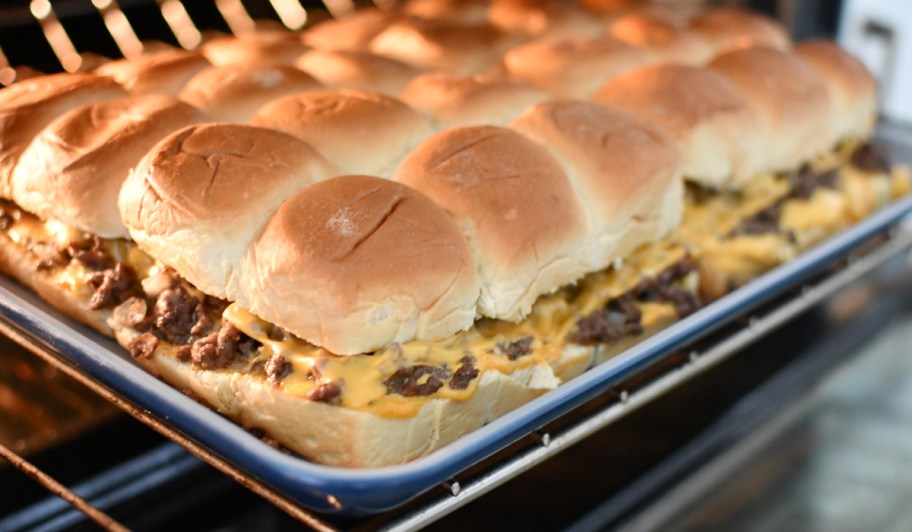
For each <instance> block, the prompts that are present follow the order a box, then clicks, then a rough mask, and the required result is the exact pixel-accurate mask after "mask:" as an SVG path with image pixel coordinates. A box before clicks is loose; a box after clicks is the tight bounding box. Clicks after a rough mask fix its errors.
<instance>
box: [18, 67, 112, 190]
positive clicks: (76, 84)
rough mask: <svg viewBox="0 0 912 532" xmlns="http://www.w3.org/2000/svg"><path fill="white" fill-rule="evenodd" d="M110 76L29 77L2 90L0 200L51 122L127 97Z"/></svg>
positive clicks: (54, 75) (63, 75) (57, 75)
mask: <svg viewBox="0 0 912 532" xmlns="http://www.w3.org/2000/svg"><path fill="white" fill-rule="evenodd" d="M126 95H127V93H126V91H124V90H123V88H121V87H120V86H119V85H118V84H117V83H115V82H114V80H112V79H111V78H109V77H104V76H97V75H95V74H53V75H49V76H36V77H32V78H28V79H25V80H22V81H19V82H17V83H14V84H13V85H11V86H9V87H7V88H5V89H2V90H0V197H5V198H8V197H9V188H8V187H9V178H10V176H11V174H12V171H13V167H14V166H15V165H16V161H17V160H18V158H19V155H20V154H21V153H22V150H24V149H25V147H26V146H27V145H28V143H29V142H31V140H32V138H34V137H35V135H37V134H38V132H39V131H41V130H42V129H43V128H44V127H45V126H46V125H47V124H48V123H49V122H50V121H51V120H53V119H54V118H56V117H57V116H59V115H61V114H63V113H65V112H66V111H69V110H70V109H73V108H74V107H79V106H81V105H86V104H90V103H94V102H100V101H105V100H110V99H113V98H120V97H123V96H126Z"/></svg>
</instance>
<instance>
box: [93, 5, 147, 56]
mask: <svg viewBox="0 0 912 532" xmlns="http://www.w3.org/2000/svg"><path fill="white" fill-rule="evenodd" d="M92 5H94V6H95V9H97V10H98V12H99V14H101V18H102V20H104V25H105V27H106V28H108V33H110V34H111V37H112V38H113V39H114V43H115V44H117V48H119V49H120V53H121V54H123V56H124V57H126V58H131V57H136V56H138V55H139V54H141V53H142V52H143V43H142V41H140V40H139V36H137V35H136V32H135V31H134V30H133V26H132V25H131V24H130V21H129V19H127V16H126V15H125V14H124V12H123V10H122V9H120V5H118V4H117V0H92Z"/></svg>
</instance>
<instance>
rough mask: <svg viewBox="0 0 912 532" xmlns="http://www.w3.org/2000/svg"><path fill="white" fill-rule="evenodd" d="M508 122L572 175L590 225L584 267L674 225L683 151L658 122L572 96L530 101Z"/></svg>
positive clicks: (595, 266)
mask: <svg viewBox="0 0 912 532" xmlns="http://www.w3.org/2000/svg"><path fill="white" fill-rule="evenodd" d="M510 127H512V128H513V129H516V130H518V131H519V132H520V133H523V134H524V135H526V136H527V137H529V138H531V139H532V140H534V141H536V142H538V143H539V144H541V145H543V146H545V147H546V148H548V150H549V151H550V152H551V154H552V155H554V157H555V158H556V159H557V161H558V162H559V163H560V164H561V165H562V166H563V167H564V170H565V171H566V172H567V175H569V176H570V179H571V181H572V182H573V183H574V186H575V187H576V190H577V193H578V194H579V196H580V198H581V199H582V202H583V205H584V206H585V207H586V209H587V212H588V215H589V219H590V226H591V227H592V233H591V234H592V235H593V240H592V241H590V242H589V243H588V244H587V246H586V251H587V253H586V255H587V258H588V259H589V260H590V267H589V269H590V271H598V270H601V269H604V268H605V267H607V266H608V265H609V264H611V263H612V261H614V260H616V259H619V258H622V257H624V256H626V255H627V254H629V253H630V252H631V251H633V249H635V248H636V247H638V246H640V245H641V244H643V243H646V242H651V241H654V240H656V239H658V238H660V237H662V236H664V235H666V234H668V233H669V232H670V231H671V230H672V229H674V228H675V227H677V225H678V222H679V221H680V217H681V210H682V208H683V207H682V205H683V196H684V194H683V190H682V182H681V172H680V159H681V156H680V153H679V150H678V146H677V143H676V142H675V140H674V138H672V137H671V135H670V134H668V133H667V132H666V131H665V130H664V129H660V128H658V127H656V126H654V125H652V124H650V123H649V122H647V121H645V120H643V119H641V118H638V117H636V116H634V115H632V114H629V113H626V112H624V111H620V110H617V109H611V108H608V107H604V106H602V105H599V104H596V103H591V102H582V101H577V100H551V101H547V102H544V103H540V104H538V105H536V106H533V107H530V108H529V109H528V110H526V112H525V113H523V114H522V115H520V116H519V118H517V119H516V120H515V121H514V122H513V124H511V126H510Z"/></svg>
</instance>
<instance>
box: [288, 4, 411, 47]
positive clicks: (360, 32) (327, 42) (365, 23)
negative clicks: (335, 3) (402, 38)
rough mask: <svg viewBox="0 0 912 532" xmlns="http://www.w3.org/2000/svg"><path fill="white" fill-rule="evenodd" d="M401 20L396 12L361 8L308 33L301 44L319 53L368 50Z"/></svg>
mask: <svg viewBox="0 0 912 532" xmlns="http://www.w3.org/2000/svg"><path fill="white" fill-rule="evenodd" d="M397 18H399V15H398V14H397V13H394V12H392V11H383V10H380V9H375V8H368V9H358V10H357V11H355V12H353V13H350V14H348V15H346V16H344V17H342V18H338V19H329V20H324V21H323V22H320V23H319V24H317V25H316V26H314V27H312V28H309V29H307V30H305V31H304V32H303V33H302V34H301V42H303V43H304V44H306V45H308V46H312V47H314V48H317V49H319V50H348V51H365V50H367V49H368V46H370V41H371V39H373V38H374V36H376V35H377V34H378V33H380V32H381V31H383V30H384V29H385V28H386V27H387V26H389V24H390V23H391V22H392V21H394V20H396V19H397Z"/></svg>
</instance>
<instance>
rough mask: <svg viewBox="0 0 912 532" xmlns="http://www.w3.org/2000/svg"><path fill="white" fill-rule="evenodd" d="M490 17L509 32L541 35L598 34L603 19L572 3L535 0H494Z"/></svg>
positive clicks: (491, 20)
mask: <svg viewBox="0 0 912 532" xmlns="http://www.w3.org/2000/svg"><path fill="white" fill-rule="evenodd" d="M488 20H490V22H491V24H493V25H494V26H495V27H497V28H498V29H500V30H502V31H505V32H508V33H519V34H524V35H529V36H537V35H575V36H581V35H597V34H598V33H600V32H601V31H602V29H603V26H602V22H601V21H600V20H598V19H597V18H594V17H592V16H589V15H587V14H586V13H585V12H583V11H581V10H580V9H578V8H576V7H575V6H573V5H572V4H570V3H561V2H537V1H534V0H493V1H492V2H491V7H490V10H489V11H488Z"/></svg>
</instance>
